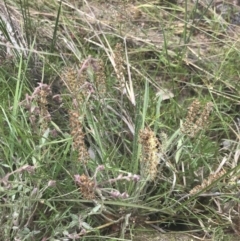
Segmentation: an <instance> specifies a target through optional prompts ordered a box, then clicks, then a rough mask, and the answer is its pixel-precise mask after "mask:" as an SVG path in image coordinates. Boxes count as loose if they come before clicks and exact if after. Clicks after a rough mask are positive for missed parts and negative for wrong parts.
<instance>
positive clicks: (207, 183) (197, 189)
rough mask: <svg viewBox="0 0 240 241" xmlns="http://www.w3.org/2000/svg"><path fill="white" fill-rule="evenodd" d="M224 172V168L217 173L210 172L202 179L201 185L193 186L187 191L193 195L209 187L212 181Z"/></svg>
mask: <svg viewBox="0 0 240 241" xmlns="http://www.w3.org/2000/svg"><path fill="white" fill-rule="evenodd" d="M225 173H226V172H225V170H222V171H220V172H218V173H213V174H210V175H209V176H208V178H207V179H204V180H203V182H202V184H201V185H197V186H195V187H194V188H193V189H192V190H191V191H190V192H189V193H190V194H191V195H194V194H196V193H198V192H200V191H201V190H203V189H205V188H207V187H209V186H210V185H211V184H212V183H213V182H214V181H216V180H218V179H219V178H220V177H221V176H223V175H224V174H225Z"/></svg>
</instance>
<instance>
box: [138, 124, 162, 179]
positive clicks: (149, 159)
mask: <svg viewBox="0 0 240 241" xmlns="http://www.w3.org/2000/svg"><path fill="white" fill-rule="evenodd" d="M139 137H140V144H141V145H142V156H141V159H140V168H141V176H142V177H143V178H144V179H147V180H150V181H153V180H154V179H155V178H156V176H157V172H158V164H159V158H158V152H159V147H160V143H159V141H158V139H157V137H156V136H155V134H154V132H153V131H152V130H151V129H150V128H145V129H143V130H142V131H140V136H139Z"/></svg>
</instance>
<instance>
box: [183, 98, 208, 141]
mask: <svg viewBox="0 0 240 241" xmlns="http://www.w3.org/2000/svg"><path fill="white" fill-rule="evenodd" d="M212 108H213V103H212V102H208V103H207V104H206V105H205V106H204V108H203V109H202V108H201V104H200V102H199V101H198V100H194V101H193V102H192V104H191V105H190V106H189V107H188V113H187V118H186V120H185V122H184V123H183V125H182V127H181V131H182V133H183V134H186V135H188V136H190V137H194V136H196V134H197V133H198V132H199V131H200V130H202V129H204V128H205V127H206V124H207V123H208V119H209V115H210V113H211V111H212Z"/></svg>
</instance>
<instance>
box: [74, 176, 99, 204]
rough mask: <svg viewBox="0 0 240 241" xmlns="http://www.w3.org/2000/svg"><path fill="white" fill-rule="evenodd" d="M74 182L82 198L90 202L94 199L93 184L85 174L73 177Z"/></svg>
mask: <svg viewBox="0 0 240 241" xmlns="http://www.w3.org/2000/svg"><path fill="white" fill-rule="evenodd" d="M74 179H75V182H76V184H77V185H78V187H79V189H80V192H81V194H82V196H83V198H85V199H88V200H92V199H94V198H95V184H94V181H92V180H91V179H90V178H89V177H87V176H86V175H85V174H82V175H75V176H74Z"/></svg>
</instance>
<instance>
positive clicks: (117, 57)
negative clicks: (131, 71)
mask: <svg viewBox="0 0 240 241" xmlns="http://www.w3.org/2000/svg"><path fill="white" fill-rule="evenodd" d="M122 56H123V47H122V45H121V44H120V43H117V44H116V46H115V49H114V62H115V72H116V75H117V79H118V81H119V84H120V87H121V89H122V90H123V89H124V88H125V76H124V71H125V68H124V59H123V57H122Z"/></svg>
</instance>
